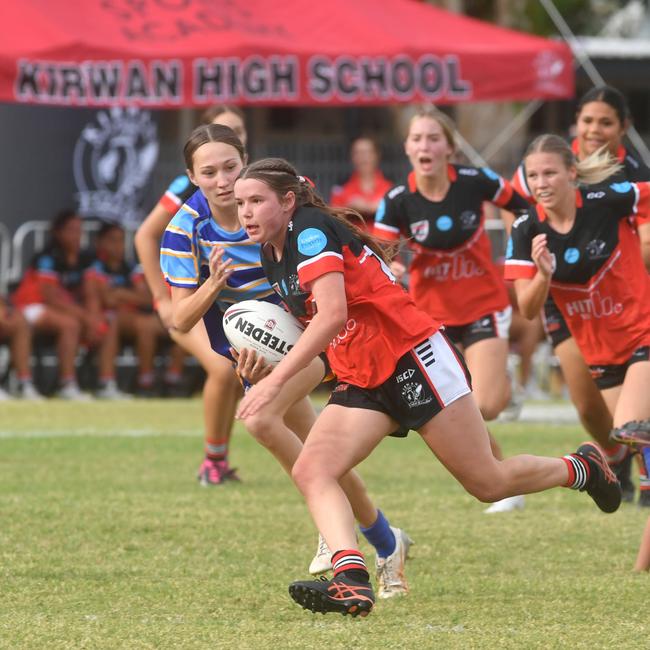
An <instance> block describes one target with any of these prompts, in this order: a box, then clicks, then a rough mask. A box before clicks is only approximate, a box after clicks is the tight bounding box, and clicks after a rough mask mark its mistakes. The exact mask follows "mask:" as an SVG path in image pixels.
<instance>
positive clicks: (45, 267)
mask: <svg viewBox="0 0 650 650" xmlns="http://www.w3.org/2000/svg"><path fill="white" fill-rule="evenodd" d="M54 267H55V262H54V258H53V257H52V256H51V255H42V256H41V257H39V258H38V262H37V264H36V268H37V269H38V270H39V271H53V270H54Z"/></svg>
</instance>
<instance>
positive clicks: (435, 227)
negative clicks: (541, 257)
mask: <svg viewBox="0 0 650 650" xmlns="http://www.w3.org/2000/svg"><path fill="white" fill-rule="evenodd" d="M447 169H448V172H447V173H448V177H449V180H450V182H451V184H450V186H449V191H448V192H447V195H446V196H445V198H444V199H443V200H442V201H430V200H429V199H427V198H425V197H424V196H422V194H420V192H418V190H417V187H416V184H415V175H414V174H413V173H411V174H410V175H409V178H408V186H404V185H399V186H397V187H395V188H394V189H392V190H391V191H390V192H388V194H387V195H386V196H385V197H384V200H383V202H382V203H381V204H380V206H379V208H378V210H377V214H376V216H375V230H374V232H375V234H376V235H377V236H379V237H382V238H384V239H389V240H396V239H399V237H400V236H403V237H408V238H409V246H410V247H411V248H412V249H413V251H414V253H415V254H414V257H413V261H412V262H411V267H410V292H411V295H412V296H413V299H414V300H415V303H416V305H417V306H418V307H420V309H423V310H424V311H426V312H427V313H428V314H431V315H432V316H433V317H434V318H436V319H438V320H440V321H442V322H443V323H445V325H466V324H467V323H471V322H473V321H475V320H477V319H478V318H480V317H482V316H485V315H486V314H489V313H493V312H496V311H501V310H502V309H505V308H506V307H507V306H508V305H509V304H510V302H509V300H508V293H507V291H506V288H505V284H504V282H503V277H502V274H501V271H500V270H499V269H498V268H497V266H496V265H495V264H494V262H493V260H492V247H491V245H490V240H489V238H488V236H487V233H486V232H485V215H484V213H483V202H484V201H489V202H491V203H494V204H495V205H498V206H500V207H502V208H505V209H506V210H511V211H515V212H520V211H521V210H525V209H526V208H527V207H528V204H527V203H526V201H525V200H524V199H523V198H522V197H521V196H519V195H518V194H517V193H516V192H514V191H513V188H512V186H511V185H510V183H509V182H508V181H506V180H505V179H503V178H502V177H501V176H499V175H498V174H496V173H495V172H493V171H492V170H491V169H487V168H480V169H479V168H476V167H464V166H461V165H449V166H448V168H447Z"/></svg>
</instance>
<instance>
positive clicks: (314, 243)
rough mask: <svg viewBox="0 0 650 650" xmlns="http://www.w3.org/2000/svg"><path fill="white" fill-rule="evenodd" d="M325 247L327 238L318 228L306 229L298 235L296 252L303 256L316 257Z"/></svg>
mask: <svg viewBox="0 0 650 650" xmlns="http://www.w3.org/2000/svg"><path fill="white" fill-rule="evenodd" d="M325 246H327V237H326V236H325V233H324V232H323V231H322V230H318V228H306V229H305V230H303V231H302V232H301V233H300V234H299V235H298V251H299V252H300V253H302V254H303V255H309V256H311V255H318V253H320V252H321V251H322V250H323V249H324V248H325Z"/></svg>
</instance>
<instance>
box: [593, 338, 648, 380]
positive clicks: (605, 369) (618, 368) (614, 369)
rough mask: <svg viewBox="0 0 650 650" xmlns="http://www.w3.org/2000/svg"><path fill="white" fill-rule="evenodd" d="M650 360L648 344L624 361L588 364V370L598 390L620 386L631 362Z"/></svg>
mask: <svg viewBox="0 0 650 650" xmlns="http://www.w3.org/2000/svg"><path fill="white" fill-rule="evenodd" d="M639 361H650V345H644V346H642V347H640V348H637V349H636V350H634V352H632V355H631V356H630V358H629V359H628V360H627V361H626V362H625V363H618V364H612V365H610V366H589V372H590V373H591V376H592V378H593V380H594V381H595V382H596V386H598V388H600V390H604V389H605V388H614V387H615V386H620V385H621V384H622V383H623V382H624V381H625V373H626V372H627V369H628V368H629V367H630V366H631V365H632V364H633V363H639Z"/></svg>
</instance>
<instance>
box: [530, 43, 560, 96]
mask: <svg viewBox="0 0 650 650" xmlns="http://www.w3.org/2000/svg"><path fill="white" fill-rule="evenodd" d="M564 66H565V64H564V61H563V60H562V58H561V57H560V56H559V55H558V54H556V53H555V52H551V51H548V50H545V51H543V52H540V53H539V54H538V55H537V56H536V57H535V58H534V59H533V67H534V69H535V71H536V72H537V88H538V89H539V90H544V91H546V92H551V93H555V92H562V91H563V90H564V84H563V83H562V82H561V80H560V79H561V77H562V73H563V72H564Z"/></svg>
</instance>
